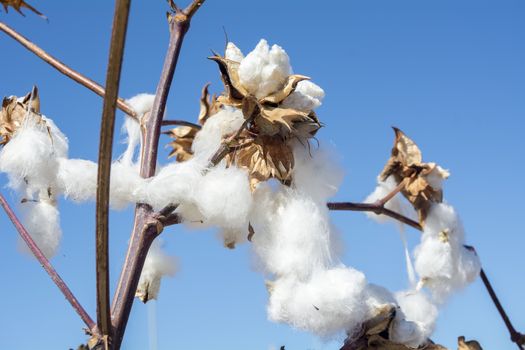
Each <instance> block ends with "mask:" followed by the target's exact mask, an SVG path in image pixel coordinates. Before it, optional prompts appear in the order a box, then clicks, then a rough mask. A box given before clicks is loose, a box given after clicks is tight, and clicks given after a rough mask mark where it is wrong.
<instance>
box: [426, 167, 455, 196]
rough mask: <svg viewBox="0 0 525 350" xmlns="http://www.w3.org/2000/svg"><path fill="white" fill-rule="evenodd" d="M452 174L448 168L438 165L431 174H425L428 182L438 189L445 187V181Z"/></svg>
mask: <svg viewBox="0 0 525 350" xmlns="http://www.w3.org/2000/svg"><path fill="white" fill-rule="evenodd" d="M449 176H450V173H449V172H448V170H445V169H443V168H442V167H440V166H439V165H436V166H435V167H434V169H432V171H431V172H430V174H428V175H426V176H424V177H425V179H426V180H427V181H428V184H429V185H430V186H431V187H432V188H433V189H435V190H436V191H438V190H441V189H442V188H443V182H444V181H445V180H446V179H447V178H448V177H449Z"/></svg>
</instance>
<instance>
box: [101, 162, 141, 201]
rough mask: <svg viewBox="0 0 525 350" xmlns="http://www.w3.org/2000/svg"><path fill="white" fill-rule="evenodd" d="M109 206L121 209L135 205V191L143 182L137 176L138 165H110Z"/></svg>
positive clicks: (122, 163) (121, 163) (117, 163)
mask: <svg viewBox="0 0 525 350" xmlns="http://www.w3.org/2000/svg"><path fill="white" fill-rule="evenodd" d="M110 178H111V181H110V190H109V192H110V205H111V206H112V207H113V208H115V209H123V208H125V207H126V206H127V205H128V204H130V203H137V202H139V201H138V198H137V191H138V190H139V189H140V188H142V187H143V186H144V183H145V180H144V179H143V178H142V177H141V176H140V175H139V166H138V164H129V163H126V162H123V161H116V162H114V163H113V164H112V165H111V175H110Z"/></svg>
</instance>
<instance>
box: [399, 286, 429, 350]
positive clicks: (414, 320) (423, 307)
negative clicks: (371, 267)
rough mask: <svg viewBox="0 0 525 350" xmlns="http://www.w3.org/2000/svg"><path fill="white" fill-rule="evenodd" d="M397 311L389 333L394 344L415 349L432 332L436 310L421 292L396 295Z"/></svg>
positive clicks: (424, 341)
mask: <svg viewBox="0 0 525 350" xmlns="http://www.w3.org/2000/svg"><path fill="white" fill-rule="evenodd" d="M396 301H397V304H398V305H399V310H398V311H397V313H396V318H395V321H394V323H393V325H392V329H391V332H390V339H391V340H392V341H394V342H398V343H402V344H406V345H408V346H410V347H413V348H417V347H419V346H420V345H422V344H424V343H426V341H427V339H428V337H429V336H430V335H431V334H432V332H433V331H434V327H435V323H436V318H437V315H438V310H437V308H436V306H435V305H434V304H433V303H432V302H431V301H430V300H429V299H428V297H427V296H426V295H425V294H424V293H423V292H421V291H419V292H417V291H408V292H399V293H396Z"/></svg>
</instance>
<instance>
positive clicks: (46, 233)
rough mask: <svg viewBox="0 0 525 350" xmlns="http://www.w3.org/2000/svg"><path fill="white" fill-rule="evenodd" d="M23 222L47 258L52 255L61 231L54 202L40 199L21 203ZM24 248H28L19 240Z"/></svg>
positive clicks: (57, 244)
mask: <svg viewBox="0 0 525 350" xmlns="http://www.w3.org/2000/svg"><path fill="white" fill-rule="evenodd" d="M21 209H22V211H23V216H22V217H23V220H22V221H23V224H24V227H25V228H26V229H27V231H28V232H29V234H30V235H31V237H32V238H33V240H34V241H35V243H36V244H37V246H38V247H39V248H40V250H41V251H42V253H44V255H45V256H46V257H47V258H51V257H53V256H54V255H55V254H56V252H57V250H58V246H59V244H60V238H61V237H62V231H61V230H60V216H59V212H58V209H57V208H56V204H55V203H53V202H52V201H49V200H45V199H41V200H39V201H38V202H32V201H28V202H25V203H22V204H21ZM21 244H22V245H23V247H24V250H26V249H27V251H28V249H29V248H27V246H26V245H25V243H23V242H21Z"/></svg>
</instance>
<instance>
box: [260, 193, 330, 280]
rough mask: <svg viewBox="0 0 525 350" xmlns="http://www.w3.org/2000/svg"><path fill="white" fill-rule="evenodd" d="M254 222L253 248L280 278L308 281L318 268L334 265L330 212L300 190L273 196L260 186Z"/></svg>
mask: <svg viewBox="0 0 525 350" xmlns="http://www.w3.org/2000/svg"><path fill="white" fill-rule="evenodd" d="M259 187H260V190H259V188H258V189H257V191H256V194H257V196H256V197H255V198H254V211H253V212H252V214H251V216H250V222H251V223H252V226H253V228H254V229H255V236H254V237H253V239H252V242H253V248H254V250H255V252H256V254H257V255H258V256H259V257H260V259H261V261H262V263H263V266H264V267H265V268H266V270H267V271H268V272H270V273H273V274H276V275H277V276H286V275H294V276H296V277H297V278H298V279H305V278H308V276H309V275H310V274H311V273H312V271H313V270H315V269H323V268H328V267H330V266H331V265H332V262H333V256H332V251H331V250H332V249H331V237H330V236H331V231H330V229H331V225H330V223H329V220H328V209H327V208H326V206H325V205H319V204H318V203H316V202H315V201H313V200H312V199H311V198H310V197H308V196H306V195H303V194H301V193H298V192H297V191H294V190H291V189H288V188H282V189H281V190H280V191H279V192H276V193H272V191H271V189H269V187H268V186H264V187H262V186H259Z"/></svg>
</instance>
